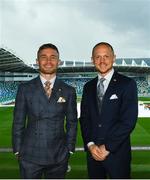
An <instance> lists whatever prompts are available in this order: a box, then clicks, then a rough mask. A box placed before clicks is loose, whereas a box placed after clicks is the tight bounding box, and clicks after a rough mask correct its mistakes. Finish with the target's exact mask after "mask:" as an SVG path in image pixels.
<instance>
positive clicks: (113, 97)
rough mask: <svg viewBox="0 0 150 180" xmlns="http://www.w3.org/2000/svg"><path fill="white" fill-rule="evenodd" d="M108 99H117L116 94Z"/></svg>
mask: <svg viewBox="0 0 150 180" xmlns="http://www.w3.org/2000/svg"><path fill="white" fill-rule="evenodd" d="M110 99H118V97H117V95H116V94H113V95H111V97H110Z"/></svg>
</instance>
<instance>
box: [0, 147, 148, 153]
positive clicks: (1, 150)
mask: <svg viewBox="0 0 150 180" xmlns="http://www.w3.org/2000/svg"><path fill="white" fill-rule="evenodd" d="M131 149H132V150H133V151H150V146H132V147H131ZM75 151H84V148H83V147H77V148H76V149H75ZM0 152H12V148H0Z"/></svg>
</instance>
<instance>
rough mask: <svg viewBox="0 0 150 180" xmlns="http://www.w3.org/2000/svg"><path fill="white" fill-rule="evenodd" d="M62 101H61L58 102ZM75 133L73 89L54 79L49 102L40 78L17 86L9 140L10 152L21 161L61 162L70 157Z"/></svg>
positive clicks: (75, 112) (74, 98)
mask: <svg viewBox="0 0 150 180" xmlns="http://www.w3.org/2000/svg"><path fill="white" fill-rule="evenodd" d="M62 98H63V101H62V102H59V99H60V101H61V99H62ZM65 120H66V123H65ZM65 129H66V130H65ZM76 131H77V109H76V93H75V89H74V88H73V87H71V86H69V85H67V84H65V83H64V82H62V81H61V80H58V79H57V78H56V80H55V83H54V87H53V90H52V94H51V97H50V99H48V98H47V96H46V94H45V91H44V88H43V85H42V82H41V80H40V77H37V78H35V79H33V80H31V81H28V82H26V83H24V84H21V85H20V86H19V89H18V93H17V97H16V104H15V109H14V120H13V128H12V140H13V151H14V152H19V153H20V156H21V158H22V159H24V160H28V161H31V162H34V163H37V164H57V163H59V162H61V161H64V160H65V158H68V157H69V151H74V149H75V141H76Z"/></svg>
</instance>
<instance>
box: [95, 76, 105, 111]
mask: <svg viewBox="0 0 150 180" xmlns="http://www.w3.org/2000/svg"><path fill="white" fill-rule="evenodd" d="M104 81H105V78H101V79H100V80H99V82H98V86H97V97H98V108H99V112H101V107H102V100H103V96H104V84H103V82H104Z"/></svg>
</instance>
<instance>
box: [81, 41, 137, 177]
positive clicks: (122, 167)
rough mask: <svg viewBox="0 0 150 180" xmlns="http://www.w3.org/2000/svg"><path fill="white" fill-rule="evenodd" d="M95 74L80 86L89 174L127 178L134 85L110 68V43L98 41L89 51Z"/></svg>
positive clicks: (133, 120)
mask: <svg viewBox="0 0 150 180" xmlns="http://www.w3.org/2000/svg"><path fill="white" fill-rule="evenodd" d="M92 61H93V64H94V66H95V68H96V70H97V71H98V76H97V77H96V78H94V79H93V80H91V81H89V82H87V83H86V84H85V86H84V90H83V97H82V102H81V117H80V123H81V130H82V137H83V141H84V147H85V150H86V151H87V168H88V175H89V178H92V179H96V178H107V177H109V178H116V179H117V178H120V179H124V178H130V163H131V144H130V134H131V132H132V130H133V129H134V127H135V125H136V121H137V116H138V98H137V86H136V83H135V81H134V80H133V79H131V78H129V77H126V76H124V75H121V74H119V73H117V72H116V71H114V68H113V63H114V62H115V54H114V50H113V47H112V46H111V45H110V44H108V43H106V42H101V43H98V44H96V45H95V47H94V48H93V51H92Z"/></svg>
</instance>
